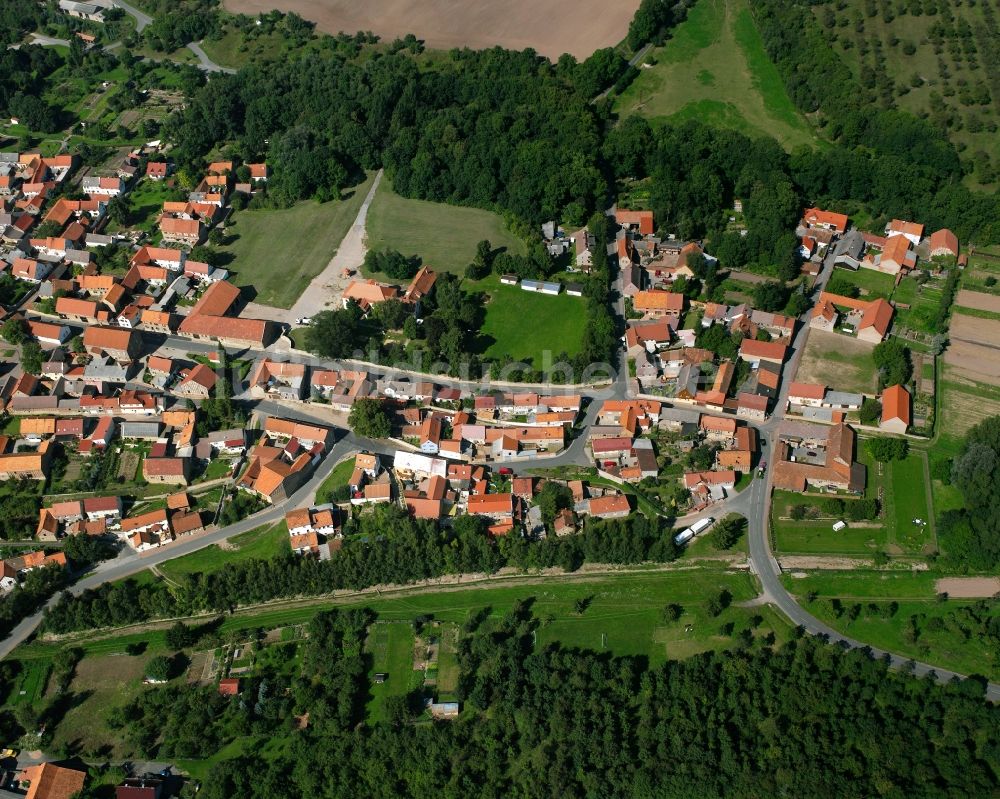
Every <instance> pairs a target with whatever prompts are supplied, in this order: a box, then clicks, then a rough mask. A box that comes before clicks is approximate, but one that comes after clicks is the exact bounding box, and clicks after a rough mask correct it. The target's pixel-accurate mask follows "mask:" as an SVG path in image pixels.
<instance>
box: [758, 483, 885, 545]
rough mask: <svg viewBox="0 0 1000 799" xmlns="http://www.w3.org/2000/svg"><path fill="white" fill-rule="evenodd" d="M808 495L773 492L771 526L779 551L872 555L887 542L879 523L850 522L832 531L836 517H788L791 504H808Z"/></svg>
mask: <svg viewBox="0 0 1000 799" xmlns="http://www.w3.org/2000/svg"><path fill="white" fill-rule="evenodd" d="M810 500H811V498H810V497H803V496H802V495H800V494H796V493H793V492H789V491H775V492H774V499H773V501H772V506H771V526H772V532H773V540H774V547H775V550H776V551H777V552H778V553H779V554H785V555H788V554H796V555H852V556H857V557H871V556H872V555H873V554H874V552H875V550H877V549H882V548H883V547H884V546H885V544H886V540H887V539H886V531H885V529H884V528H883V527H882V526H881V525H878V526H875V527H861V526H858V525H854V524H850V525H848V527H847V529H846V530H841V531H840V532H837V533H835V532H834V531H833V529H832V528H833V524H834V522H836V521H838V520H839V519H835V518H829V519H825V518H824V519H799V520H794V519H789V518H782V517H787V516H788V515H789V513H790V509H791V508H792V506H794V505H808V504H809V502H810Z"/></svg>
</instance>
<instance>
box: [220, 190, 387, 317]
mask: <svg viewBox="0 0 1000 799" xmlns="http://www.w3.org/2000/svg"><path fill="white" fill-rule="evenodd" d="M373 179H374V176H369V177H368V179H367V180H365V181H364V182H363V183H361V184H359V185H358V186H355V187H353V188H352V189H350V190H349V192H348V195H347V196H346V197H345V199H342V200H340V201H338V202H327V203H317V202H313V201H311V200H307V201H305V202H300V203H298V204H297V205H294V206H293V207H291V208H281V209H270V208H269V209H264V210H244V211H238V212H236V213H235V214H233V215H232V217H231V218H230V220H229V222H228V223H227V225H226V235H227V243H226V244H225V246H223V247H221V248H220V249H221V251H222V252H223V253H224V254H227V255H228V256H230V257H231V258H232V262H231V263H228V264H226V268H227V269H229V271H230V272H232V273H233V274H232V281H233V282H234V283H235V284H236V285H238V286H246V287H252V288H254V289H255V290H256V292H257V296H256V297H255V301H256V302H259V303H262V304H264V305H274V306H277V307H279V308H291V307H292V305H294V304H295V300H297V299H298V297H299V295H300V294H301V293H302V292H303V290H305V288H306V287H307V286H308V285H309V281H310V280H312V279H313V278H314V277H316V275H318V274H319V273H320V272H322V271H323V269H324V268H325V267H326V265H327V264H328V263H329V262H330V259H331V258H332V257H333V255H334V253H335V252H336V251H337V248H338V247H339V246H340V242H341V241H342V240H343V238H344V236H345V235H346V234H347V231H348V229H349V228H350V227H351V224H352V223H353V222H354V218H355V217H356V216H357V215H358V209H359V208H360V207H361V203H362V202H363V201H364V199H365V195H366V194H367V193H368V189H369V188H371V182H372V180H373ZM234 234H235V236H236V238H235V240H233V241H229V239H232V238H233V235H234Z"/></svg>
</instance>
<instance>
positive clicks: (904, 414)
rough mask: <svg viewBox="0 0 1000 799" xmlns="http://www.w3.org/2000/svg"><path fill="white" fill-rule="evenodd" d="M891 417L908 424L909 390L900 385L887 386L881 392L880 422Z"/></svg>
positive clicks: (890, 419) (886, 420)
mask: <svg viewBox="0 0 1000 799" xmlns="http://www.w3.org/2000/svg"><path fill="white" fill-rule="evenodd" d="M893 419H899V420H900V421H902V422H903V423H904V424H905V425H906V426H907V427H909V426H910V392H909V391H907V390H906V389H905V388H903V387H902V386H900V385H895V386H889V387H888V388H887V389H885V391H883V392H882V422H883V424H884V423H885V422H889V421H892V420H893Z"/></svg>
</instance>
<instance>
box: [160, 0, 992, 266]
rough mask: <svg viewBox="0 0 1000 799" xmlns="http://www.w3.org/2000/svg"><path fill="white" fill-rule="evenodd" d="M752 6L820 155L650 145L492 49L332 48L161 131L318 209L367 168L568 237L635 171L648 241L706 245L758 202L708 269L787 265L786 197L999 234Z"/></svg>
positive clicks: (542, 68)
mask: <svg viewBox="0 0 1000 799" xmlns="http://www.w3.org/2000/svg"><path fill="white" fill-rule="evenodd" d="M764 1H765V0H761V6H760V8H758V14H757V20H758V24H759V25H760V27H761V30H762V35H763V36H764V40H765V43H766V44H767V45H768V49H769V52H771V55H772V57H773V58H775V60H776V62H777V63H778V66H779V69H780V70H781V71H782V74H784V75H785V77H786V81H787V82H788V83H789V88H790V92H791V94H792V96H793V97H794V98H795V100H796V101H797V102H798V103H799V104H800V106H801V107H803V108H804V110H807V111H809V112H814V111H817V110H819V111H822V110H823V109H828V111H827V112H826V113H825V114H824V116H823V118H822V121H823V122H824V123H825V125H826V130H827V133H828V134H829V136H830V137H831V138H832V139H833V140H834V141H835V142H836V146H834V147H829V148H824V149H822V150H819V151H817V150H812V149H803V150H801V151H797V152H796V153H794V154H793V155H791V156H788V155H786V154H784V153H783V152H782V151H781V150H780V148H779V147H778V146H777V144H776V143H775V142H773V141H770V140H757V141H755V142H751V141H750V140H749V139H747V138H746V137H743V136H741V135H739V134H735V133H722V132H718V131H710V130H708V129H704V128H703V126H700V125H698V124H696V123H691V124H687V125H681V126H673V125H667V126H664V127H663V128H662V129H660V130H658V131H656V132H655V133H654V132H652V131H649V130H646V129H645V128H644V124H645V123H643V122H641V121H637V120H631V119H629V120H623V121H621V122H619V123H618V124H615V120H614V119H612V118H611V117H610V111H609V106H608V104H606V103H596V104H594V103H591V102H590V100H591V94H590V93H589V91H590V90H589V89H588V91H587V93H584V92H583V91H581V89H580V88H579V87H578V85H577V84H578V73H579V71H580V70H584V69H586V70H588V74H590V71H591V70H592V66H589V67H588V66H587V65H586V62H584V64H576V63H574V62H572V61H570V60H562V59H561V60H560V61H559V62H558V63H556V64H552V63H550V62H549V61H547V60H546V59H543V58H540V57H539V56H537V55H535V54H534V53H532V52H530V51H525V52H521V53H513V52H509V51H504V50H500V49H499V48H494V49H492V50H485V51H479V52H472V51H469V50H455V51H452V52H451V53H450V56H449V58H448V59H446V60H438V61H435V62H434V63H433V65H432V66H421V65H418V64H417V63H416V62H415V61H414V59H413V58H412V57H411V55H410V54H408V53H407V52H406V51H400V52H394V53H379V54H377V55H376V56H374V57H372V58H370V59H368V60H365V61H363V62H361V63H359V62H358V60H357V59H350V58H347V57H346V56H344V55H343V54H342V53H341V52H340V51H339V50H338V49H337V46H336V43H331V44H330V45H329V49H330V50H332V51H333V52H332V53H324V54H322V55H321V54H319V53H315V52H309V53H307V54H305V55H303V56H301V57H299V58H297V59H294V58H293V59H288V60H286V61H282V62H280V63H269V64H266V65H250V66H248V67H245V68H244V69H242V70H241V71H240V72H239V73H238V74H236V75H234V76H223V77H220V78H214V79H213V80H212V81H211V82H210V83H209V84H208V85H206V86H204V87H202V88H201V89H199V90H197V91H196V92H195V93H194V95H193V97H192V99H191V102H190V103H189V105H188V106H187V108H186V110H185V111H184V113H183V114H181V115H179V116H177V117H175V118H174V119H173V120H172V122H171V124H170V125H169V126H168V127H169V131H170V134H171V136H172V138H174V139H175V140H176V141H177V142H178V144H179V146H178V149H177V150H176V151H175V154H176V155H177V157H178V158H179V159H180V160H181V161H182V162H186V163H188V164H192V165H194V164H198V165H200V164H201V163H203V160H202V159H204V158H206V157H207V156H208V155H209V153H210V152H212V151H213V149H214V148H216V147H219V146H224V145H228V148H229V150H230V151H232V152H233V153H235V154H237V155H241V156H242V157H244V158H246V159H247V160H256V159H259V158H263V157H267V158H268V160H269V161H270V162H271V163H272V165H273V167H274V170H275V175H276V179H275V182H274V186H273V192H272V195H271V199H272V201H274V202H278V203H288V202H291V201H293V200H295V199H298V198H300V197H304V196H313V195H317V196H331V193H332V192H333V190H334V189H335V188H336V187H338V186H341V185H344V184H346V183H350V182H353V181H355V180H357V177H358V176H359V174H360V170H361V169H370V168H373V167H376V166H385V167H386V169H387V170H388V171H389V173H390V174H391V176H392V179H393V186H394V188H395V189H396V191H398V192H399V193H401V194H403V195H404V196H410V197H419V198H423V199H429V200H438V201H446V202H452V203H459V204H469V205H476V206H480V207H487V208H493V209H497V210H500V211H502V212H505V213H509V214H512V215H513V216H515V217H517V218H520V219H523V220H528V221H531V222H538V221H543V220H545V219H549V218H558V219H561V220H563V221H565V222H567V223H570V224H579V223H582V222H584V221H586V219H587V218H588V216H589V214H590V213H591V212H593V211H594V210H597V209H599V208H600V207H602V206H603V203H604V202H606V201H607V199H608V198H609V197H611V196H613V194H614V187H613V184H614V180H615V179H624V178H642V177H644V176H645V175H649V176H651V177H652V178H653V188H654V195H658V196H659V197H660V198H661V201H660V204H659V207H658V208H657V210H662V211H665V212H666V214H665V216H664V217H663V219H662V227H663V229H664V230H670V231H673V230H675V226H677V225H678V224H680V223H682V222H687V223H688V224H687V225H686V227H682V228H681V231H680V232H681V233H682V234H685V235H686V234H688V233H689V232H690V233H691V234H698V233H699V232H701V233H710V232H712V229H713V228H714V229H715V230H716V232H718V230H719V228H720V226H721V221H720V220H719V218H720V216H721V214H722V212H723V211H724V210H725V209H726V208H727V207H729V206H728V204H727V203H728V202H729V201H730V200H731V195H732V194H733V193H734V192H737V194H736V196H739V197H741V198H746V197H749V196H750V195H751V194H752V192H753V190H754V188H755V187H759V188H758V191H759V192H764V191H768V189H770V196H767V197H760V198H759V202H758V203H756V205H757V207H758V209H759V210H760V211H761V213H760V214H758V215H757V218H756V219H755V220H752V222H754V221H755V222H757V223H758V224H757V226H756V227H755V226H754V225H753V224H752V223H751V225H750V231H751V236H752V237H753V239H752V240H751V241H750V242H748V243H747V244H746V245H737V244H735V243H731V244H727V245H726V247H725V248H723V251H722V252H723V254H724V255H725V256H726V257H725V258H724V259H722V264H723V266H740V265H742V263H741V262H753V261H755V260H767V261H770V260H777V261H778V266H779V268H780V267H781V266H782V265H783V264H785V263H787V262H788V261H790V260H791V258H792V255H791V254H790V251H791V250H792V249H793V248H792V247H791V246H787V247H786V245H789V244H790V240H789V238H788V236H789V235H790V232H791V229H790V227H789V220H792V221H794V216H795V214H796V213H797V212H798V210H799V208H800V207H801V205H802V204H803V203H804V202H810V203H811V202H820V201H822V202H823V203H825V204H834V205H836V204H838V203H839V204H843V203H850V202H853V203H855V204H856V205H857V204H862V205H865V206H867V207H868V208H869V210H870V211H871V213H872V214H873V215H874V216H875V217H877V218H879V219H881V218H885V217H892V216H901V217H905V218H918V219H920V220H921V221H923V222H924V223H925V224H926V225H927V226H928V227H929V228H931V229H935V228H937V227H943V226H947V227H950V228H952V229H953V230H955V231H956V232H957V233H958V235H959V236H960V238H962V239H963V240H970V239H972V240H979V241H988V240H989V241H992V240H998V239H1000V223H998V221H997V219H998V216H1000V214H998V213H997V210H998V204H997V200H996V198H994V197H988V196H985V195H976V194H973V193H971V192H970V191H969V190H968V189H966V188H965V187H963V186H962V185H961V183H960V178H961V164H960V162H959V159H958V154H957V152H956V150H955V148H954V146H953V145H952V144H951V143H950V142H949V141H948V139H947V138H946V136H945V134H944V133H943V132H942V131H941V130H940V129H939V128H937V127H935V126H934V125H933V124H932V123H930V122H927V121H925V120H921V119H919V118H917V117H915V116H912V115H910V114H908V113H905V112H902V111H896V110H879V109H877V108H876V109H872V108H870V107H869V106H868V105H867V104H866V102H865V101H864V94H863V93H862V92H860V91H855V90H854V83H853V79H852V78H851V76H850V72H849V70H847V71H846V72H845V71H844V70H846V67H844V65H843V64H842V63H841V62H840V61H839V60H838V59H837V58H836V56H834V55H833V54H831V53H830V52H829V50H828V48H827V49H823V48H822V46H821V43H817V42H815V41H814V40H813V39H812V38H809V37H810V36H811V34H810V33H809V30H810V28H809V26H806V31H805V35H806V36H807V40H808V42H810V43H811V44H814V45H815V46H810V47H799V48H796V46H795V45H797V44H798V42H799V35H800V32H801V31H802V28H800V27H799V26H795V25H788V24H786V18H785V16H783V15H784V14H785V13H786V11H787V12H788V13H789V14H794V13H801V14H805V13H807V12H805V11H801V12H796V11H795V7H791V6H790V7H789V8H786V7H785V5H779V4H780V3H782V2H784V0H767V2H769V3H772V4H773V7H772V6H770V5H769V6H766V7H765V6H764V5H763V3H764ZM792 18H796V19H797V18H798V17H794V16H793V17H792ZM782 37H784V38H782ZM809 59H814V60H809ZM613 73H614V70H611V74H613ZM582 82H583V83H586V82H587V81H582ZM286 100H287V102H285V101H286ZM289 108H295V109H296V113H295V114H289V113H288V109H289ZM266 141H269V142H270V144H269V145H268V144H265V142H266ZM718 149H721V151H722V152H721V154H717V153H716V150H718ZM758 159H759V160H758ZM678 184H680V185H678ZM752 205H754V203H752ZM765 205H770V206H772V207H770V208H768V209H767V210H766V211H765V210H764V207H765ZM755 240H756V241H755ZM716 244H718V243H716ZM744 246H745V249H744ZM716 249H718V246H717V247H716Z"/></svg>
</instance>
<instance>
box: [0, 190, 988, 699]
mask: <svg viewBox="0 0 1000 799" xmlns="http://www.w3.org/2000/svg"><path fill="white" fill-rule="evenodd" d="M377 185H378V181H377V180H376V183H375V184H374V185H373V187H372V190H371V191H370V192H369V196H368V197H367V198H366V201H365V204H364V206H363V211H364V212H367V207H368V205H369V203H370V200H371V198H372V197H373V196H374V190H375V187H376V186H377ZM360 216H361V214H360V213H359V217H360ZM363 222H364V220H363V219H362V220H361V230H362V232H363V229H364V224H363ZM357 224H358V222H357V221H356V222H355V225H357ZM833 260H834V253H832V252H831V253H830V254H829V255H828V256H827V258H826V260H825V262H824V265H823V269H822V270H821V273H820V276H819V278H818V280H817V283H816V288H815V290H814V294H818V292H819V291H820V290H821V288H822V286H824V285H825V284H826V282H827V281H828V280H829V277H830V274H831V273H832V270H833ZM800 321H801V322H802V324H801V325H800V328H799V331H798V333H797V334H796V336H795V339H794V340H793V342H792V355H791V357H790V358H789V359H788V361H787V362H786V363H785V365H784V367H783V369H782V380H781V388H780V391H779V394H778V397H777V398H776V400H775V405H774V414H773V415H772V416H771V418H769V419H768V420H767V421H765V422H762V423H755V422H748V424H751V426H753V427H755V428H756V429H757V431H758V434H759V437H760V444H761V448H762V457H764V458H765V459H770V450H771V444H772V442H773V441H774V437H775V435H776V434H777V432H778V430H779V429H780V426H781V423H782V420H783V417H784V409H785V406H786V403H787V399H788V389H789V386H790V384H791V382H792V381H793V380H794V378H795V373H796V371H797V369H798V365H799V362H800V361H801V358H802V352H803V350H804V349H805V345H806V342H807V340H808V336H809V324H808V322H809V316H808V312H807V314H806V315H804V317H803V319H802V320H800ZM166 345H167V346H172V347H177V348H178V349H182V350H185V351H189V352H190V351H194V352H209V351H214V350H215V349H216V347H215V346H213V345H206V344H201V343H199V342H192V341H188V340H186V339H168V340H167V342H166ZM232 354H234V355H238V356H242V357H248V356H249V357H267V356H269V355H273V354H275V353H274V352H273V351H247V350H243V351H239V350H233V351H232ZM289 360H309V359H304V358H298V357H296V356H292V357H290V358H289ZM316 360H317V359H312V361H313V362H316ZM624 363H625V359H624V358H622V364H624ZM373 372H375V373H380V372H378V371H377V370H373ZM385 372H386V373H390V374H393V373H394V374H396V375H398V372H397V371H394V370H391V369H389V370H385ZM426 377H427V376H423V378H426ZM418 379H419V378H418ZM433 380H434V382H436V383H441V384H444V385H453V386H460V387H466V388H477V387H479V386H480V384H479V383H478V382H475V381H461V380H454V379H449V378H440V377H438V376H434V377H433ZM627 382H628V378H627V372H626V371H625V369H624V368H623V369H622V370H620V371H619V372H618V373H617V374H616V375H615V377H614V379H613V380H612V382H611V383H610V385H607V386H603V387H600V388H591V389H585V390H579V391H576V392H574V393H578V394H580V395H581V396H583V397H586V398H588V399H589V400H590V404H589V406H588V408H587V409H586V411H585V414H584V419H583V421H582V423H581V428H582V429H583V430H586V429H587V428H588V427H590V426H591V425H592V424H594V422H595V421H596V416H597V411H598V409H599V400H602V399H608V398H622V397H624V396H626V395H627ZM521 387H522V388H528V387H526V386H521ZM540 388H544V389H549V390H553V391H554V392H556V391H559V389H560V388H562V390H563V391H566V387H565V386H563V387H558V386H544V387H540ZM257 410H258V412H260V413H264V414H273V415H280V416H285V417H288V418H293V419H299V420H301V421H317V422H320V423H323V424H329V420H328V419H325V418H323V419H320V418H317V417H316V416H315V415H310V413H309V412H308V411H307V410H305V409H301V410H300V409H295V408H290V407H288V406H286V405H278V404H276V403H270V402H262V403H259V404H258V405H257ZM585 442H586V436H585V435H583V434H582V433H581V434H580V435H578V436H577V437H576V438H575V439H574V440H573V441H572V442H571V443H570V444H569V446H568V447H567V448H566V450H565V451H564V452H561V453H560V454H559V455H556V456H553V457H551V458H539V459H528V460H522V461H515V463H516V464H517V465H524V466H528V465H536V464H537V466H539V467H557V466H566V465H580V466H583V465H589V463H590V461H589V458H588V457H587V454H586V450H585ZM362 448H364V449H368V450H371V451H375V452H380V453H385V454H389V453H391V452H392V451H393V448H392V447H389V446H387V445H385V444H383V443H381V442H373V441H367V440H362V439H358V438H356V437H355V436H353V435H352V434H347V435H346V436H344V437H343V438H341V439H340V440H338V441H337V442H336V443H335V444H334V446H333V447H332V449H331V451H330V453H329V455H328V456H327V458H326V459H324V461H323V463H322V464H321V465H320V466H319V468H318V469H317V471H316V473H315V474H314V475H313V477H312V478H311V479H310V480H309V482H308V483H306V484H305V485H303V486H302V488H300V489H299V491H297V492H295V494H294V495H293V496H292V497H291V498H290V499H289V500H287V501H286V502H284V503H280V504H278V505H275V506H273V507H271V508H268V509H267V510H264V511H262V512H261V513H259V514H256V515H254V516H251V517H249V518H248V519H244V520H243V521H242V522H239V523H238V524H235V525H231V526H229V527H225V528H222V529H220V530H216V531H213V532H211V533H208V534H206V535H203V536H198V537H196V538H193V539H190V540H186V541H182V542H178V543H175V544H171V545H169V546H167V547H163V548H161V549H158V550H154V551H153V552H152V553H149V554H147V555H144V556H139V555H136V554H134V553H130V554H123V555H121V556H120V557H119V558H116V559H115V560H113V561H108V562H105V563H102V564H100V565H99V566H98V567H97V569H95V570H94V572H93V573H92V574H90V575H88V576H87V577H84V578H83V579H82V580H81V581H79V582H78V583H77V584H76V585H74V586H73V587H72V588H71V589H70V590H71V592H72V593H74V594H79V593H80V592H82V591H84V590H86V589H87V588H95V587H97V586H98V585H101V584H102V583H105V582H108V581H112V580H117V579H121V578H123V577H127V576H129V575H132V574H135V573H137V572H140V571H143V570H144V569H147V568H150V567H151V566H155V565H158V564H159V563H162V562H164V561H166V560H170V559H172V558H175V557H179V556H181V555H186V554H190V553H191V552H196V551H198V550H200V549H203V548H204V547H206V546H211V545H212V544H215V543H219V542H221V541H224V540H225V539H227V538H229V537H231V536H234V535H238V534H240V533H243V532H247V531H249V530H252V529H255V528H256V527H259V526H261V525H263V524H271V523H276V522H277V521H279V520H280V519H281V518H282V517H283V516H284V514H285V512H286V511H287V510H289V509H292V508H295V507H302V506H305V505H307V504H309V503H310V502H312V500H313V498H314V497H315V492H316V489H317V488H318V487H319V485H320V484H321V483H322V481H323V480H324V479H326V477H327V476H328V475H329V474H330V472H331V471H332V470H333V468H334V466H335V465H336V463H337V461H338V460H341V459H342V458H343V457H346V456H347V455H349V454H350V453H351V452H353V451H356V450H358V449H362ZM771 488H772V486H771V470H770V469H769V470H767V476H766V479H756V480H754V481H752V482H751V484H750V487H749V488H748V489H746V490H745V491H743V492H742V493H741V494H739V495H737V496H735V497H733V498H732V499H730V500H728V501H727V502H726V503H725V505H724V506H716V507H715V508H712V509H710V510H709V511H706V512H705V513H704V514H703V516H707V515H709V513H719V512H720V511H721V510H724V511H726V512H737V513H741V514H743V515H744V516H746V517H747V520H748V537H749V545H750V564H751V568H752V569H753V570H754V572H755V573H756V574H757V576H758V578H759V579H760V581H761V588H762V594H763V597H764V599H765V600H766V601H768V602H770V603H771V604H773V605H774V606H775V607H776V608H778V609H779V610H780V611H781V612H782V613H784V614H785V616H787V617H788V618H789V619H790V620H791V621H792V623H793V624H796V625H800V626H801V627H802V628H803V629H805V630H806V631H807V632H809V633H811V634H814V635H823V636H826V637H827V638H828V639H829V640H831V641H833V642H836V643H840V644H842V645H844V646H848V647H852V648H860V649H864V650H867V651H870V652H871V653H872V654H873V655H874V656H876V657H885V658H888V660H889V662H890V663H891V664H892V665H893V666H895V667H898V668H904V669H905V668H910V669H912V670H913V671H914V673H916V674H918V675H924V674H930V673H933V674H935V675H936V676H937V677H938V678H939V679H944V680H947V679H951V678H953V677H962V676H965V675H960V674H957V673H955V672H952V671H948V670H947V669H941V668H935V667H934V666H932V665H930V664H926V663H920V662H914V661H912V660H910V659H909V658H906V657H904V656H901V655H897V654H894V653H889V652H884V651H882V650H878V649H875V648H874V647H871V646H869V645H867V644H865V643H864V642H862V641H857V640H855V639H852V638H849V637H847V636H843V635H841V634H840V633H838V632H836V631H835V630H833V629H832V628H830V627H829V626H827V625H826V624H824V623H823V622H821V621H819V619H817V618H815V617H814V616H812V615H811V614H809V613H808V612H807V611H806V610H805V609H804V608H803V607H802V606H801V605H799V604H798V602H797V601H796V599H795V598H794V597H793V596H792V595H791V594H790V593H789V592H788V590H787V589H786V588H785V587H784V585H783V584H782V582H781V579H780V577H781V567H780V566H779V564H778V562H777V560H776V559H775V558H774V555H773V553H772V551H771V546H770V541H769V538H768V534H767V519H768V516H769V512H770V497H771ZM694 518H696V517H694V516H692V517H689V518H686V519H685V522H687V523H690V522H691V521H692V520H693V519H694ZM56 601H57V598H55V597H54V598H53V599H52V600H50V602H49V603H48V604H50V605H51V604H53V603H55V602H56ZM41 618H42V613H41V612H38V613H36V614H34V615H32V616H31V617H29V618H27V619H25V620H24V621H22V622H21V624H19V625H18V626H17V627H16V628H15V630H14V631H13V632H12V633H11V635H10V636H8V638H7V639H5V640H4V641H2V642H0V658H3V657H6V656H7V655H9V654H10V653H11V652H12V651H13V649H14V648H15V647H16V646H17V645H18V644H20V643H21V642H23V641H24V640H26V639H27V638H28V637H29V636H30V635H31V633H32V632H33V631H34V630H35V628H36V627H37V626H38V624H39V623H40V621H41ZM986 695H987V697H988V698H989V699H990V700H991V701H994V702H998V701H1000V685H998V684H996V683H988V685H987V689H986Z"/></svg>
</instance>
